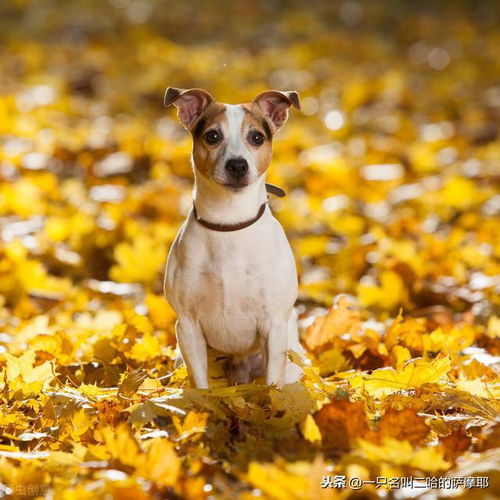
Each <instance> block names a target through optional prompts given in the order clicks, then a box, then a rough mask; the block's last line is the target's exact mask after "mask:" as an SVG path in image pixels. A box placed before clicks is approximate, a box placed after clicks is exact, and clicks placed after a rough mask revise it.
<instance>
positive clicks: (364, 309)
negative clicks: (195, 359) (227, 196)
mask: <svg viewBox="0 0 500 500" xmlns="http://www.w3.org/2000/svg"><path fill="white" fill-rule="evenodd" d="M499 7H500V4H499V2H495V1H493V0H492V1H488V0H482V1H464V0H455V1H440V2H437V1H432V2H431V1H426V0H420V1H418V2H415V1H403V0H387V1H385V2H373V1H361V0H347V1H344V0H342V1H327V0H324V1H322V0H316V1H308V2H304V1H298V0H297V1H284V0H283V1H278V0H267V1H259V0H248V1H247V0H243V1H238V2H229V1H228V2H223V1H215V0H208V1H183V2H178V1H159V0H100V1H94V2H90V1H87V0H65V1H61V0H2V1H1V2H0V497H2V496H3V495H10V494H12V495H14V498H28V497H33V498H34V497H35V496H36V497H37V498H41V497H42V496H43V495H45V497H46V498H64V499H65V500H72V499H75V500H82V499H88V500H95V499H96V498H106V499H108V498H117V499H124V498H125V499H126V498H133V499H135V500H142V499H152V498H155V499H156V498H160V497H161V498H193V499H198V498H199V499H204V498H207V497H208V498H230V499H232V498H242V499H251V498H262V499H264V498H272V499H283V500H290V499H291V498H297V499H299V498H300V499H305V498H314V499H320V498H321V499H326V498H328V499H345V498H347V497H349V498H354V497H356V498H361V497H362V498H378V497H385V498H408V497H409V496H415V495H418V496H419V497H422V495H424V496H426V498H427V497H428V496H429V495H431V496H432V497H433V498H435V497H436V498H437V496H438V495H439V494H441V493H442V496H441V497H442V498H444V497H446V498H449V496H450V495H455V494H460V495H462V498H467V499H468V500H470V499H475V498H477V499H481V500H484V499H485V498H493V496H494V491H498V488H499V480H498V475H496V476H495V475H494V473H495V472H496V471H498V469H499V467H498V461H495V460H496V458H495V457H497V456H498V443H499V433H498V429H499V427H498V405H496V402H497V401H498V396H499V394H500V393H499V389H498V384H497V382H498V367H499V360H500V344H499V342H498V339H499V338H500V298H499V297H500V294H499V292H500V259H499V257H500V238H499V237H498V234H499V230H500V226H499V218H498V216H499V214H500V192H499V190H498V187H499V181H500V161H499V157H500V142H499V132H498V124H499V118H500V58H499V47H500V30H499V20H500V18H499V16H500V13H499ZM167 86H175V87H185V88H189V87H203V88H205V89H206V90H208V91H209V92H210V93H212V94H213V95H214V96H215V97H216V98H217V99H218V100H220V101H224V102H229V103H238V102H245V101H250V100H252V99H253V97H254V96H255V95H256V94H257V93H259V92H260V91H262V90H265V89H269V88H274V89H283V90H284V89H286V90H291V89H294V90H298V91H299V92H300V95H301V102H302V112H299V111H297V110H295V109H294V110H292V112H291V113H290V119H289V121H288V123H287V124H286V125H285V126H284V127H283V129H282V130H280V132H279V134H278V135H277V136H276V137H275V140H274V145H273V147H274V157H273V162H272V165H271V167H270V169H269V176H268V180H269V181H270V182H272V183H275V184H277V185H279V186H281V187H283V188H284V189H286V191H287V193H288V195H287V197H286V198H283V199H275V198H273V199H272V200H271V204H272V208H273V211H274V213H275V215H276V217H277V218H278V219H279V220H280V221H281V223H282V224H283V226H284V228H285V230H286V233H287V236H288V238H289V240H290V242H291V245H292V247H293V250H294V255H295V257H296V261H297V268H298V271H299V278H300V296H299V300H298V303H297V309H298V313H299V318H300V326H301V338H302V341H303V344H304V346H305V347H306V349H307V355H308V358H309V359H310V361H311V366H310V367H306V370H305V378H304V381H303V382H302V383H301V384H291V385H288V386H286V387H284V388H283V389H282V390H279V391H278V390H277V389H276V388H274V387H267V386H263V385H259V384H258V383H257V384H249V385H244V386H230V387H227V385H228V382H227V380H226V379H225V371H224V366H225V365H227V362H229V361H230V360H228V359H227V358H224V357H223V356H220V355H217V353H215V354H214V353H210V356H211V359H212V360H214V359H215V361H218V363H213V364H212V363H210V367H211V373H210V375H211V383H212V384H213V387H214V389H213V391H210V392H208V393H207V392H206V391H201V392H202V393H203V394H202V393H200V391H196V390H195V389H191V388H189V380H188V377H187V372H186V369H185V367H184V366H183V365H180V366H178V365H177V364H176V362H175V359H176V353H175V350H174V348H175V336H174V322H175V314H174V313H173V311H172V310H171V309H170V307H169V306H168V305H167V303H166V301H165V300H164V298H163V294H162V278H163V270H164V266H165V260H166V256H167V251H168V249H169V246H170V244H171V243H172V241H173V238H174V237H175V235H176V233H177V231H178V229H179V226H180V224H181V223H182V221H183V220H184V218H185V216H186V214H187V213H188V211H189V209H190V207H191V189H192V182H193V178H192V177H193V176H192V170H191V167H190V161H189V158H190V150H191V138H190V137H189V135H188V134H187V133H186V131H185V130H184V129H183V128H182V127H181V126H180V125H179V123H178V121H177V119H176V116H175V114H176V113H175V110H174V109H165V108H164V107H163V95H164V91H165V88H166V87H167ZM339 294H345V295H347V297H345V296H344V297H342V298H341V297H339ZM333 303H335V307H333V308H332V304H333ZM400 312H401V314H399V313H400ZM325 313H326V314H325ZM235 328H237V325H235ZM378 369H380V370H379V371H376V370H378ZM372 370H374V371H373V372H372ZM382 370H383V371H382ZM495 370H496V371H495ZM400 388H401V390H399V389H400ZM495 405H496V406H495ZM495 421H496V423H495ZM360 438H361V439H360ZM446 471H448V472H446ZM445 473H447V474H448V475H449V476H451V477H444V479H457V480H458V479H460V478H463V477H464V476H465V477H466V479H467V481H468V480H474V479H477V480H479V479H481V480H482V484H483V486H478V485H477V484H476V488H475V489H472V488H473V486H470V487H469V486H465V488H466V489H465V490H464V489H462V490H461V491H458V490H457V489H456V488H455V487H454V486H449V485H450V483H443V484H444V486H443V488H447V489H446V490H443V491H441V492H438V491H437V490H433V491H430V488H436V486H428V488H427V489H422V490H413V489H411V491H409V490H410V488H404V489H403V486H402V484H403V481H402V480H401V490H402V491H400V492H394V491H392V488H393V487H392V486H388V487H389V488H390V489H391V491H388V490H387V489H384V488H385V487H384V486H382V487H381V488H380V489H379V482H378V480H379V478H384V477H388V478H396V479H398V478H406V479H410V476H411V477H415V479H417V477H420V479H424V476H429V477H427V479H429V480H432V481H434V480H437V478H436V477H435V476H436V475H438V476H439V475H441V474H445ZM324 474H332V475H333V474H335V475H336V476H335V478H336V479H337V478H344V479H345V478H346V477H347V478H351V477H353V478H354V479H356V478H358V479H359V478H364V479H369V478H371V479H372V480H374V479H375V478H377V485H375V482H374V481H372V484H371V486H370V485H365V486H364V487H363V492H359V493H358V492H353V491H349V490H348V489H345V488H339V489H335V488H331V487H330V488H323V487H322V486H321V484H322V477H324ZM337 474H339V476H337ZM478 474H479V475H480V476H481V477H469V476H476V475H478ZM431 476H432V477H431ZM439 479H440V480H441V479H443V478H441V477H439ZM486 480H490V489H489V490H486V489H485V488H484V486H485V481H486ZM391 481H392V480H391ZM467 481H466V482H465V484H466V485H467V484H468V482H467ZM469 483H470V481H469ZM349 484H350V483H349ZM382 484H384V483H382ZM427 484H428V485H429V484H430V482H429V481H428V482H427ZM433 484H434V483H433ZM457 484H458V483H457ZM440 485H441V482H439V485H438V486H439V487H441V486H440ZM396 488H399V486H396ZM495 488H496V489H495ZM434 493H436V494H434ZM488 495H489V496H488ZM455 498H456V497H455ZM495 498H496V497H495Z"/></svg>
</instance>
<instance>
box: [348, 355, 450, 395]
mask: <svg viewBox="0 0 500 500" xmlns="http://www.w3.org/2000/svg"><path fill="white" fill-rule="evenodd" d="M450 369H451V360H450V358H449V357H447V356H445V357H441V358H436V359H434V360H432V361H427V360H425V359H422V358H417V359H414V360H411V361H409V362H408V363H406V364H405V365H404V366H403V369H402V370H394V369H393V368H380V369H378V370H375V371H373V372H372V373H371V374H370V375H355V376H353V377H352V378H350V379H349V384H350V386H351V388H352V389H361V388H364V389H365V390H366V391H368V393H369V394H370V395H371V396H372V397H374V398H383V397H385V396H387V395H388V394H391V393H393V392H396V391H403V390H409V389H413V388H416V387H420V386H421V385H423V384H427V383H439V382H440V381H441V380H442V379H443V378H444V377H445V376H446V374H447V373H448V372H449V371H450Z"/></svg>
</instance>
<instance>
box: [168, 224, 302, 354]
mask: <svg viewBox="0 0 500 500" xmlns="http://www.w3.org/2000/svg"><path fill="white" fill-rule="evenodd" d="M259 222H260V221H259ZM262 223H263V224H260V225H255V226H252V227H250V228H247V229H245V230H242V231H238V232H232V233H217V232H213V231H207V230H206V229H204V228H201V227H196V226H194V227H193V226H189V225H188V227H186V232H185V234H184V236H183V237H182V238H181V241H180V242H179V243H178V245H177V248H176V249H175V251H174V256H173V257H174V259H173V260H172V261H169V269H168V270H167V281H168V282H169V283H167V286H168V287H169V288H170V289H171V291H170V292H169V294H170V295H171V297H170V298H169V300H170V301H171V303H172V304H173V306H174V309H176V311H177V313H178V314H188V315H189V316H190V317H192V318H194V319H195V320H196V321H197V323H199V324H200V326H201V327H202V329H203V331H204V334H205V337H206V339H207V342H208V344H209V345H211V346H212V347H214V348H216V349H219V350H222V351H225V352H242V351H245V350H248V349H251V347H252V346H253V345H254V344H255V342H256V338H257V332H258V331H259V330H261V329H263V328H265V326H266V323H268V322H269V321H270V318H273V317H275V316H279V315H281V314H285V313H286V311H288V310H289V308H290V307H291V306H292V305H293V303H294V301H295V297H296V293H297V290H296V288H297V278H296V270H295V263H294V260H293V256H292V254H291V250H290V247H289V244H288V241H287V240H286V238H285V236H284V233H283V230H282V228H281V226H279V224H278V223H277V221H275V219H273V218H271V217H269V220H267V221H264V220H262ZM195 224H196V223H195ZM190 229H191V231H189V230H190ZM175 256H178V257H180V258H179V259H176V258H175ZM172 268H175V269H172ZM168 275H170V276H171V278H170V279H168ZM172 277H173V279H172ZM172 295H175V297H172ZM172 299H173V300H172Z"/></svg>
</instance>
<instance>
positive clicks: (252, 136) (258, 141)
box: [248, 130, 264, 146]
mask: <svg viewBox="0 0 500 500" xmlns="http://www.w3.org/2000/svg"><path fill="white" fill-rule="evenodd" d="M248 140H249V141H250V142H251V143H252V144H253V145H254V146H262V144H264V134H262V133H261V132H259V131H257V130H252V131H251V132H250V133H249V134H248Z"/></svg>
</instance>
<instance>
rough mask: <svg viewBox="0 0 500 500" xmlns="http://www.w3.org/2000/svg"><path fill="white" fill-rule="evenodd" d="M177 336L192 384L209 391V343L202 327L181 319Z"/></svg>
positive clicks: (176, 331)
mask: <svg viewBox="0 0 500 500" xmlns="http://www.w3.org/2000/svg"><path fill="white" fill-rule="evenodd" d="M175 334H176V337H177V343H178V345H179V349H180V351H181V354H182V359H183V360H184V363H186V366H187V369H188V373H189V377H190V379H191V383H192V384H194V386H195V387H196V388H198V389H208V367H207V343H206V341H205V337H204V336H203V333H202V331H201V329H200V327H199V326H198V325H196V324H195V323H194V322H193V321H191V320H188V319H186V318H179V319H178V320H177V323H176V324H175Z"/></svg>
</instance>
